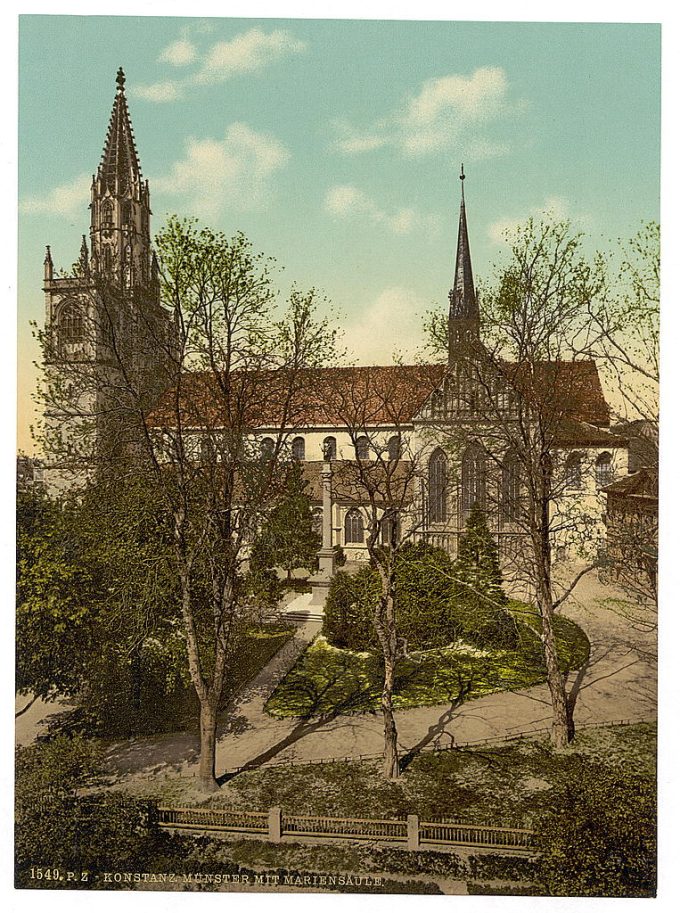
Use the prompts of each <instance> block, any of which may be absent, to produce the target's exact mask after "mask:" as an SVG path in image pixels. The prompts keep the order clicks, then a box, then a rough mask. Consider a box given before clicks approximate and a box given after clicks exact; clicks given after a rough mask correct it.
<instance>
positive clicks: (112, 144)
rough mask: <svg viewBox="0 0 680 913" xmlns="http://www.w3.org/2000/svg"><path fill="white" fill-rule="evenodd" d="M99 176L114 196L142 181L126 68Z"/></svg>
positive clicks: (120, 76) (121, 74) (119, 80)
mask: <svg viewBox="0 0 680 913" xmlns="http://www.w3.org/2000/svg"><path fill="white" fill-rule="evenodd" d="M98 176H99V177H100V178H101V180H102V184H103V186H104V187H105V188H107V189H108V190H110V191H111V193H119V194H122V193H125V191H126V190H127V189H128V188H129V187H130V186H131V185H133V184H135V183H136V184H138V183H139V182H140V180H141V177H142V172H141V168H140V167H139V159H138V157H137V149H136V148H135V138H134V133H133V132H132V125H131V123H130V113H129V111H128V107H127V100H126V98H125V73H124V72H123V69H122V67H120V68H119V69H118V73H117V74H116V97H115V99H114V101H113V110H112V111H111V120H110V121H109V129H108V132H107V134H106V142H105V144H104V153H103V155H102V159H101V162H100V164H99V170H98Z"/></svg>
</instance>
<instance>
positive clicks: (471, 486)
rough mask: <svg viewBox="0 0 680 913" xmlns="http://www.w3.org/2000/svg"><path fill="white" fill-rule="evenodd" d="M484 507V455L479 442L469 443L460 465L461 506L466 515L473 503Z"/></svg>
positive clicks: (483, 508)
mask: <svg viewBox="0 0 680 913" xmlns="http://www.w3.org/2000/svg"><path fill="white" fill-rule="evenodd" d="M475 504H476V505H477V506H478V507H480V508H481V509H482V510H485V509H486V455H485V453H484V449H483V447H482V446H481V444H477V443H475V444H470V446H469V447H468V448H467V449H466V450H465V452H464V453H463V460H462V465H461V508H462V511H463V515H464V516H467V514H469V513H470V511H471V510H472V507H473V505H475Z"/></svg>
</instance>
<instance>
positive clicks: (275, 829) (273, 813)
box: [268, 805, 281, 843]
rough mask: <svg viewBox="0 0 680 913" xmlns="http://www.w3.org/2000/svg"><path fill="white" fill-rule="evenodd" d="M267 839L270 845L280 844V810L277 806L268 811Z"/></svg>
mask: <svg viewBox="0 0 680 913" xmlns="http://www.w3.org/2000/svg"><path fill="white" fill-rule="evenodd" d="M268 838H269V840H270V841H271V842H272V843H281V808H280V806H278V805H275V806H274V807H273V808H270V809H269V819H268Z"/></svg>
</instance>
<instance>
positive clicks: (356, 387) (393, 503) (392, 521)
mask: <svg viewBox="0 0 680 913" xmlns="http://www.w3.org/2000/svg"><path fill="white" fill-rule="evenodd" d="M349 373H350V374H351V382H350V383H347V384H339V385H338V388H337V390H336V393H335V396H334V397H333V399H332V402H331V403H330V405H331V409H332V411H333V414H334V415H335V416H340V418H341V421H342V422H343V424H344V427H345V429H346V430H347V432H348V434H349V437H350V439H351V442H352V445H353V447H354V449H355V454H356V459H355V460H350V461H345V462H344V463H342V464H341V466H340V468H339V476H340V477H339V479H338V481H337V483H336V489H337V491H338V492H339V494H340V497H341V498H342V500H343V501H345V502H347V503H349V504H350V505H353V508H352V509H353V510H354V511H357V512H360V514H361V517H362V519H361V522H362V525H363V520H364V518H365V520H366V532H365V539H364V542H365V548H366V551H367V553H368V558H369V561H370V565H371V567H372V568H373V569H374V570H375V571H377V573H378V576H379V579H380V593H379V597H378V599H377V601H376V603H375V605H374V607H373V617H372V623H373V627H374V629H375V632H376V636H377V639H378V643H379V644H380V649H381V652H382V659H383V673H384V674H383V689H382V694H381V699H380V708H381V712H382V717H383V728H384V749H383V774H384V776H385V777H386V778H387V779H389V780H395V779H397V778H398V777H399V775H400V765H399V750H398V745H397V726H396V722H395V719H394V703H393V696H394V684H395V674H396V667H397V662H398V660H399V659H400V658H401V657H403V656H404V655H405V654H406V650H407V643H406V641H405V639H404V638H403V636H401V635H400V632H399V626H398V623H397V617H396V597H397V593H396V571H397V562H398V559H399V555H400V553H401V551H402V549H403V547H404V545H405V544H406V543H407V542H413V541H414V539H415V537H416V533H417V532H418V530H419V529H420V528H421V526H422V506H421V504H420V502H419V492H420V487H421V485H420V482H421V479H422V465H423V459H422V451H423V444H422V442H418V440H417V439H416V436H415V435H414V430H413V415H414V412H415V411H416V409H417V407H418V405H419V404H420V402H422V400H423V399H424V397H425V396H426V395H427V392H428V391H429V390H431V389H432V387H433V386H434V385H435V383H436V378H437V377H439V376H440V373H441V372H439V371H437V370H436V369H435V370H434V371H433V369H432V368H428V367H426V366H423V367H414V366H409V367H408V368H405V367H403V366H401V365H394V366H390V367H383V368H360V369H349Z"/></svg>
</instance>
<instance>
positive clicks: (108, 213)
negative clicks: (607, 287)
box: [102, 200, 113, 229]
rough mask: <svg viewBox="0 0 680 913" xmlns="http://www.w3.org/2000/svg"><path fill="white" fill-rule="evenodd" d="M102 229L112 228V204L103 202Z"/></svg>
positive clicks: (108, 201) (109, 201) (107, 201)
mask: <svg viewBox="0 0 680 913" xmlns="http://www.w3.org/2000/svg"><path fill="white" fill-rule="evenodd" d="M102 228H109V229H110V228H113V203H112V202H111V200H104V202H103V203H102Z"/></svg>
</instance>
